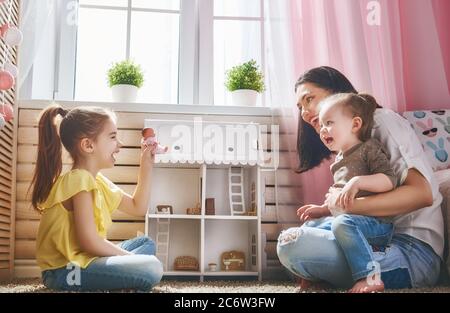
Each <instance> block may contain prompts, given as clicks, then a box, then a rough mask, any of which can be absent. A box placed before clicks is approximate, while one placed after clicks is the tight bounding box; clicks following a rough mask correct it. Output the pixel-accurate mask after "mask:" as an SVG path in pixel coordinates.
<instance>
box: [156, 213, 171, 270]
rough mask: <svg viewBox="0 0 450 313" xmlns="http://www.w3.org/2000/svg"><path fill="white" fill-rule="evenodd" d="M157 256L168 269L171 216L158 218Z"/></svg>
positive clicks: (165, 268)
mask: <svg viewBox="0 0 450 313" xmlns="http://www.w3.org/2000/svg"><path fill="white" fill-rule="evenodd" d="M156 227H157V228H156V257H157V258H158V260H160V261H161V263H162V264H163V266H164V271H167V269H168V263H169V232H170V218H158V219H157V222H156Z"/></svg>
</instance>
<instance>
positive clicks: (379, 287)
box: [348, 278, 384, 293]
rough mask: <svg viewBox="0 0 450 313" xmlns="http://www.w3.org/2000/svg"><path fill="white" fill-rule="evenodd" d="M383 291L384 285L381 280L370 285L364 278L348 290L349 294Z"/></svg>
mask: <svg viewBox="0 0 450 313" xmlns="http://www.w3.org/2000/svg"><path fill="white" fill-rule="evenodd" d="M383 290H384V284H383V282H382V281H381V280H379V281H378V282H377V283H375V284H374V283H373V282H372V283H371V284H369V282H368V281H367V279H366V278H363V279H361V280H359V281H357V282H356V284H355V285H354V286H353V287H352V289H350V290H349V291H348V292H350V293H372V292H381V291H383Z"/></svg>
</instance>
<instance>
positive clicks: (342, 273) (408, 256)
mask: <svg viewBox="0 0 450 313" xmlns="http://www.w3.org/2000/svg"><path fill="white" fill-rule="evenodd" d="M334 219H335V218H334V217H326V218H322V219H319V220H316V221H313V222H312V223H306V224H304V225H302V226H301V227H294V228H290V229H288V230H285V231H283V232H282V233H281V234H280V236H279V238H278V245H277V253H278V257H279V259H280V262H281V263H282V264H283V266H285V267H286V268H287V269H288V270H289V271H291V272H292V273H294V274H295V275H297V276H299V277H301V278H304V279H307V280H310V281H325V282H328V283H330V284H331V285H333V286H335V287H338V288H350V287H351V286H353V284H354V279H353V276H352V272H351V269H350V266H349V264H348V262H347V259H346V257H345V254H344V252H343V251H342V249H341V247H340V246H339V244H338V242H337V241H336V238H335V236H334V234H333V232H332V230H330V226H329V225H331V224H330V223H332V222H333V220H334ZM364 240H366V239H364ZM372 254H373V259H374V261H375V262H376V263H375V264H378V270H379V272H380V274H381V280H382V281H383V283H384V285H385V287H386V288H388V289H399V288H411V287H414V288H420V287H430V286H434V285H435V284H436V282H437V281H438V278H439V271H440V262H441V260H440V258H439V256H438V255H437V254H436V253H435V252H434V251H433V249H432V248H431V247H430V246H429V245H428V244H426V243H424V242H422V241H420V240H418V239H416V238H414V237H411V236H408V235H406V234H395V233H394V235H393V237H392V240H391V242H390V244H389V246H388V247H387V248H386V249H385V250H384V251H379V252H372Z"/></svg>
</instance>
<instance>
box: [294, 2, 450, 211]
mask: <svg viewBox="0 0 450 313" xmlns="http://www.w3.org/2000/svg"><path fill="white" fill-rule="evenodd" d="M374 4H375V5H379V8H380V10H379V13H380V15H376V11H375V10H376V9H377V8H376V7H375V9H373V8H374V7H372V6H370V7H369V8H368V5H374ZM290 12H291V17H290V20H291V21H290V22H291V27H292V31H291V33H292V42H293V50H294V53H293V55H294V59H295V60H294V67H295V72H296V73H298V75H300V73H303V72H305V71H306V70H308V69H311V68H314V67H317V66H321V65H329V66H332V67H335V68H337V69H339V70H340V71H342V72H343V73H344V74H345V75H346V76H347V77H348V78H349V79H350V81H351V82H352V83H353V84H354V86H355V88H356V89H357V90H359V91H366V92H369V93H372V94H373V95H374V96H375V97H376V98H377V99H378V101H379V103H380V104H381V105H382V106H384V107H387V108H390V109H393V110H395V111H398V112H403V111H409V110H419V109H424V110H426V109H442V108H450V59H449V58H450V34H449V32H450V1H448V0H379V1H371V0H291V1H290ZM374 14H375V15H374ZM374 16H375V21H376V17H378V16H379V23H376V24H375V25H371V24H370V23H369V22H368V18H369V21H374V20H373V19H371V18H374ZM294 116H295V114H294ZM302 181H303V184H302V185H303V189H302V190H303V198H304V202H305V203H321V201H323V197H324V194H325V193H326V190H327V189H328V187H329V186H330V184H331V175H330V173H329V163H326V164H323V166H321V167H320V168H318V169H315V170H313V171H310V172H308V173H306V174H303V175H302Z"/></svg>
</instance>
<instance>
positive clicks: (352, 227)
mask: <svg viewBox="0 0 450 313" xmlns="http://www.w3.org/2000/svg"><path fill="white" fill-rule="evenodd" d="M313 223H314V221H312V222H309V223H308V224H307V225H308V226H309V227H311V225H314V224H313ZM319 227H320V228H322V229H328V230H331V231H332V232H333V235H334V238H335V239H336V242H337V243H338V245H339V246H340V247H341V249H342V252H343V253H344V255H345V258H346V259H347V263H348V266H349V267H350V271H351V273H352V277H353V280H354V281H355V282H356V281H358V280H360V279H362V278H364V277H367V276H368V275H369V274H370V273H373V271H374V269H376V265H375V263H374V262H375V260H374V257H373V249H372V246H375V247H377V248H378V249H381V250H384V249H385V248H386V246H387V245H388V243H389V242H390V241H391V238H392V235H393V230H394V228H393V225H392V223H387V222H384V221H382V220H380V219H377V218H374V217H370V216H363V215H352V214H342V215H339V216H337V217H335V218H333V219H328V220H327V221H326V222H325V223H321V224H319ZM364 239H365V240H364Z"/></svg>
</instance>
